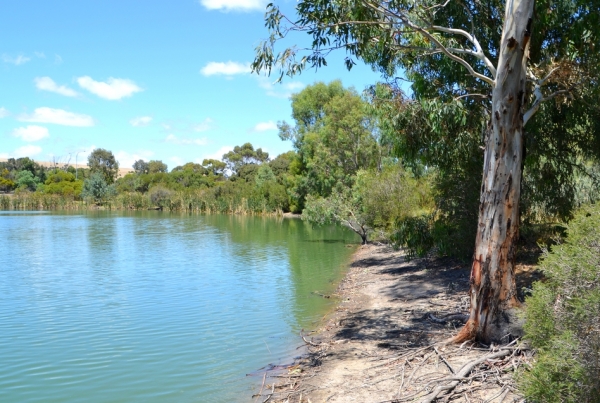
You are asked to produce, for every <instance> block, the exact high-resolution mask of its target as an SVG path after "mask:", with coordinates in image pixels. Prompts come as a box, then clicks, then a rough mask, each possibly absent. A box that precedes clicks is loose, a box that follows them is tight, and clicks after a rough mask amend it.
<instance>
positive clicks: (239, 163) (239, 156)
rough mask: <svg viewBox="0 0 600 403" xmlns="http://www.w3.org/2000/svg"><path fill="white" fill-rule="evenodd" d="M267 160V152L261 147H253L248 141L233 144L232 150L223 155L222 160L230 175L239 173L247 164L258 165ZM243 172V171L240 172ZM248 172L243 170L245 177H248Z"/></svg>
mask: <svg viewBox="0 0 600 403" xmlns="http://www.w3.org/2000/svg"><path fill="white" fill-rule="evenodd" d="M268 161H269V153H267V152H264V151H263V150H262V148H257V149H256V150H255V149H254V146H253V145H252V144H250V143H245V144H243V145H241V146H235V147H234V148H233V150H232V151H229V152H228V153H226V154H224V155H223V162H224V163H225V165H226V167H227V169H229V171H230V172H231V175H232V176H235V175H239V174H240V170H241V169H242V168H243V167H245V166H247V165H255V166H256V165H259V164H262V163H263V162H268ZM242 174H243V173H242ZM248 176H249V174H248V172H245V177H244V179H245V178H246V177H248Z"/></svg>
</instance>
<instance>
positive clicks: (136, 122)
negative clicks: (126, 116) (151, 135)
mask: <svg viewBox="0 0 600 403" xmlns="http://www.w3.org/2000/svg"><path fill="white" fill-rule="evenodd" d="M150 122H152V118H151V117H150V116H138V117H137V118H133V119H131V120H130V121H129V123H131V126H135V127H143V126H148V124H150Z"/></svg>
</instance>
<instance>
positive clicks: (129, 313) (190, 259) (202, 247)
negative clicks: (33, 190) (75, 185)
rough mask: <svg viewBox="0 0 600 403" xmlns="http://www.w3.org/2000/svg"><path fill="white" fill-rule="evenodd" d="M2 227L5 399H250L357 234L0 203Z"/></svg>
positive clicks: (319, 302) (236, 219)
mask: <svg viewBox="0 0 600 403" xmlns="http://www.w3.org/2000/svg"><path fill="white" fill-rule="evenodd" d="M0 234H2V239H1V242H0V335H1V337H0V357H2V358H1V363H2V365H1V366H0V401H1V402H38V401H39V402H249V401H252V399H251V395H252V393H253V392H254V393H256V392H257V391H258V388H259V387H260V384H261V382H262V374H261V373H256V371H257V370H258V369H259V368H261V367H264V366H265V365H267V364H269V363H275V364H277V363H289V362H291V359H292V357H293V356H294V355H297V354H298V352H297V350H296V348H297V347H298V346H299V344H300V341H301V340H300V339H299V336H298V334H299V331H300V329H302V328H305V329H310V328H314V327H315V326H316V325H317V324H318V321H319V320H320V319H321V318H322V316H323V315H324V314H325V313H327V312H328V310H330V309H331V308H332V306H333V304H335V301H334V300H330V299H325V298H322V297H320V296H318V295H316V294H314V292H318V293H321V294H328V293H331V292H333V291H334V290H335V287H336V285H337V283H338V281H339V280H340V279H341V277H342V276H343V274H344V268H345V267H347V265H348V262H349V260H350V257H351V255H352V253H353V252H354V250H355V246H356V245H357V244H358V243H359V242H360V239H358V237H357V236H355V235H354V234H353V233H351V232H349V231H346V230H345V229H343V228H337V227H324V228H311V227H310V226H309V225H306V224H305V223H303V222H302V221H300V220H298V219H282V218H279V219H277V218H263V217H244V216H224V215H187V214H169V213H163V212H130V213H123V212H104V211H99V212H87V213H77V214H75V213H60V212H58V213H57V212H6V211H3V212H0ZM246 374H254V376H246Z"/></svg>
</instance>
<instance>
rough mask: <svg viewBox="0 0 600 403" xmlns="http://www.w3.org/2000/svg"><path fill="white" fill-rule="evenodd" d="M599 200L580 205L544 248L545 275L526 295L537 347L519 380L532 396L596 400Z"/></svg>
mask: <svg viewBox="0 0 600 403" xmlns="http://www.w3.org/2000/svg"><path fill="white" fill-rule="evenodd" d="M599 228H600V205H595V206H590V207H587V208H586V209H583V210H582V211H580V212H579V213H578V214H576V216H575V218H574V219H573V220H572V221H571V222H570V223H569V224H568V226H567V233H568V235H567V238H566V240H565V241H564V243H558V244H557V245H556V246H554V247H553V248H552V251H551V252H547V251H546V252H545V253H544V257H543V260H542V262H541V265H540V268H541V270H542V271H543V272H544V274H545V276H546V281H544V282H537V283H535V284H534V286H533V291H532V293H531V296H529V297H528V298H527V300H526V302H527V305H526V309H525V317H526V324H525V334H526V338H528V339H529V340H530V341H531V344H532V346H533V347H534V348H536V349H537V358H536V361H535V363H534V364H533V366H532V367H531V369H530V370H528V371H526V372H524V373H523V374H521V376H520V379H519V382H520V387H521V389H522V390H523V392H524V394H525V395H526V396H527V397H528V398H529V399H531V400H532V401H535V402H600V231H599Z"/></svg>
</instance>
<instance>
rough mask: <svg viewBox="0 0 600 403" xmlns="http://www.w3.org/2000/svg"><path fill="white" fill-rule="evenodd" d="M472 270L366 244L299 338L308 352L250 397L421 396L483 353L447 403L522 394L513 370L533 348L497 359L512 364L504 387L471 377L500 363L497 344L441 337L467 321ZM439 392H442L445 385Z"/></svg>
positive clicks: (373, 402) (291, 400) (367, 401)
mask: <svg viewBox="0 0 600 403" xmlns="http://www.w3.org/2000/svg"><path fill="white" fill-rule="evenodd" d="M469 274H470V270H469V267H468V266H467V265H465V264H464V263H463V262H460V261H457V260H453V259H415V260H413V261H410V262H406V261H405V260H404V255H403V253H402V252H401V251H394V250H393V249H392V248H390V247H389V246H386V245H372V244H369V245H363V246H359V247H358V249H357V250H356V251H355V252H354V254H353V255H352V258H351V260H350V262H349V267H348V270H347V272H346V274H345V276H344V278H343V279H342V280H341V282H340V283H339V285H338V288H337V291H336V293H335V295H336V296H339V298H340V301H339V303H338V305H337V306H336V307H335V308H333V310H332V311H331V312H329V313H328V314H327V315H325V316H324V317H323V319H322V321H321V322H320V323H319V324H318V325H317V328H316V329H314V330H312V331H311V332H310V333H308V334H305V335H304V336H302V338H303V339H304V342H305V348H306V349H307V350H308V352H307V354H306V355H304V356H302V357H301V358H299V359H298V360H296V361H295V362H294V363H293V364H292V365H290V366H287V367H285V368H280V369H278V370H277V371H273V372H268V373H267V374H266V376H265V380H264V382H263V385H262V387H261V390H260V392H259V393H258V394H256V395H254V396H253V401H257V402H263V401H265V402H266V401H269V402H287V403H295V402H304V403H309V402H312V403H317V402H334V403H335V402H337V403H342V402H354V401H356V402H363V403H380V402H390V403H391V402H401V401H420V399H425V398H427V396H428V394H429V393H431V390H432V389H433V387H434V386H436V383H440V385H441V382H442V380H443V379H442V378H444V377H453V376H455V375H454V373H456V371H457V369H460V368H462V367H465V366H467V365H468V364H470V363H473V362H476V361H477V360H479V361H481V360H483V362H482V363H479V364H477V365H475V366H474V367H473V369H472V371H471V372H470V374H471V376H472V377H471V378H469V379H470V382H469V384H468V385H465V384H463V383H462V382H456V383H457V384H459V385H455V387H453V388H452V389H451V390H450V391H449V392H448V395H445V396H444V397H445V398H446V401H448V400H450V399H451V400H452V401H453V402H473V401H485V400H486V399H490V398H492V397H494V396H495V395H497V397H502V399H501V400H502V401H504V402H511V401H521V400H522V397H521V396H520V395H519V394H518V392H517V390H516V385H515V383H514V381H513V380H512V371H513V370H516V368H518V367H519V366H520V365H521V364H522V363H524V362H527V359H529V358H530V357H529V358H528V357H527V354H525V353H523V352H522V351H521V350H519V349H514V347H513V350H510V352H511V354H510V357H509V354H508V353H507V354H504V355H505V356H506V357H505V356H502V357H501V359H499V360H498V359H494V360H493V361H494V362H498V364H494V365H495V366H496V367H498V366H500V365H502V366H503V367H502V368H503V369H505V370H504V372H502V376H501V377H500V378H501V379H502V385H499V384H498V382H496V381H495V380H494V381H490V380H486V379H487V378H485V377H483V379H481V380H478V379H475V380H474V379H473V374H474V373H475V374H478V373H482V374H483V373H488V372H489V371H492V370H497V368H495V367H494V365H492V364H489V362H488V361H487V360H486V359H485V358H486V357H488V356H490V355H493V354H496V355H499V353H498V350H495V351H491V350H490V349H489V348H484V347H483V346H480V345H477V344H475V343H465V344H463V345H461V346H458V345H443V344H441V342H442V341H444V340H446V339H447V338H448V337H450V336H453V335H454V334H456V333H457V332H458V330H459V329H460V328H461V327H462V324H463V323H464V320H466V317H467V316H466V315H465V314H466V313H468V307H469V298H468V289H469ZM523 351H526V350H523ZM500 355H502V354H500ZM509 358H510V361H506V360H508V359H509ZM503 360H504V361H503ZM510 365H512V367H510ZM492 367H494V368H492ZM513 367H514V368H513ZM507 368H508V370H507ZM486 371H487V372H486ZM500 378H498V379H500ZM465 379H466V378H465ZM446 382H449V381H446ZM430 384H431V385H430ZM432 385H433V386H432ZM259 386H260V385H259ZM256 390H257V391H258V387H257V389H256ZM439 393H440V395H439V396H437V397H442V395H443V394H445V393H446V391H444V392H443V393H442V392H439ZM432 401H435V399H433V400H432ZM498 401H500V400H498Z"/></svg>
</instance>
